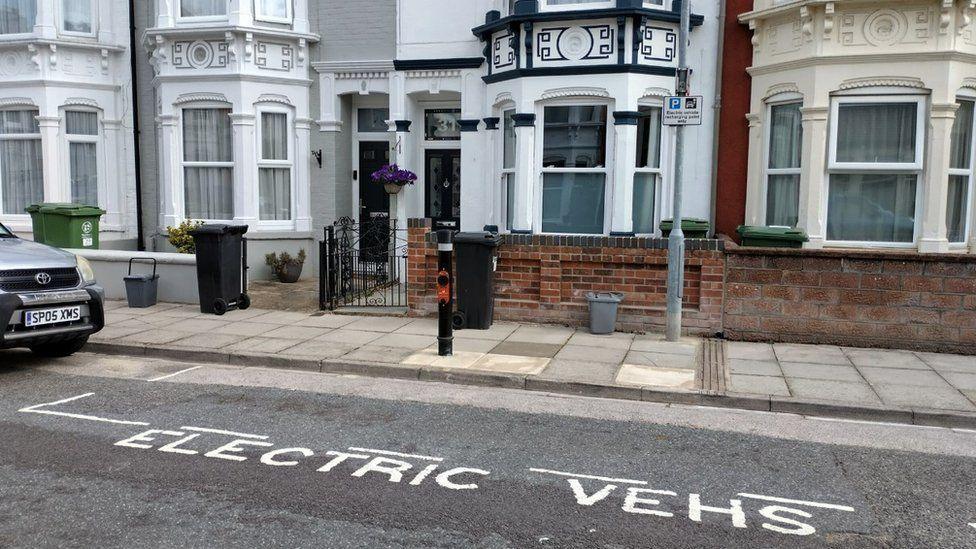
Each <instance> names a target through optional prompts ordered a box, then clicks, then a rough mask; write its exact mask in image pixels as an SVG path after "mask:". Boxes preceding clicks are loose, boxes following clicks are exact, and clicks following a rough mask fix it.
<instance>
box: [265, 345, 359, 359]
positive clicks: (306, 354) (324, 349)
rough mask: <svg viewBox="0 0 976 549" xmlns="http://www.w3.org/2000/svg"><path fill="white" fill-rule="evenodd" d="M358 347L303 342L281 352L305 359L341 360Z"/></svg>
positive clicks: (284, 354)
mask: <svg viewBox="0 0 976 549" xmlns="http://www.w3.org/2000/svg"><path fill="white" fill-rule="evenodd" d="M356 347H357V346H356V345H346V344H343V343H336V342H334V341H303V342H301V343H299V344H298V345H295V346H294V347H291V348H289V349H285V350H284V351H281V354H282V355H283V356H297V357H303V358H318V359H327V358H339V357H341V356H343V355H345V354H348V353H350V352H351V351H353V350H354V349H356Z"/></svg>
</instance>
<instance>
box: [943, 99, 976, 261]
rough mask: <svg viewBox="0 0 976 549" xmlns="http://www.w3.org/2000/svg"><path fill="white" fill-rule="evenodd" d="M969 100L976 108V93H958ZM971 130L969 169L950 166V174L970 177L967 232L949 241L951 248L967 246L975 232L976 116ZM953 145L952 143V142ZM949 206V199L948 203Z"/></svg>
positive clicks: (967, 200)
mask: <svg viewBox="0 0 976 549" xmlns="http://www.w3.org/2000/svg"><path fill="white" fill-rule="evenodd" d="M960 101H968V102H970V103H973V107H974V109H976V95H971V94H968V93H959V94H957V95H956V102H960ZM969 131H970V136H971V137H970V141H971V145H972V146H971V147H970V150H969V169H964V168H952V167H950V168H949V174H948V175H949V176H953V175H956V176H964V177H966V178H967V179H968V181H969V183H968V185H967V187H966V198H965V204H966V227H965V232H963V240H962V242H952V241H949V247H950V248H966V247H967V246H968V245H969V240H970V238H971V235H972V234H973V232H972V231H973V223H974V221H973V210H974V208H976V202H974V200H976V197H974V190H976V189H974V179H976V116H974V117H973V127H972V128H970V129H969ZM950 146H951V143H950ZM948 184H949V178H948V176H947V177H946V185H948ZM946 207H947V208H948V200H947V203H946Z"/></svg>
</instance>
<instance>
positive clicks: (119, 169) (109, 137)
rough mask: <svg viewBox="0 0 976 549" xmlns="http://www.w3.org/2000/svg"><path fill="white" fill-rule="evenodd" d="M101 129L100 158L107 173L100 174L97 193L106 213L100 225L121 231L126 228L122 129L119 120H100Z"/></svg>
mask: <svg viewBox="0 0 976 549" xmlns="http://www.w3.org/2000/svg"><path fill="white" fill-rule="evenodd" d="M102 127H103V128H105V143H104V145H103V147H104V151H103V152H102V153H101V156H102V157H103V158H104V159H105V164H104V165H105V170H106V172H107V173H100V174H99V179H100V180H101V181H102V184H101V185H99V187H100V188H99V189H98V192H99V193H100V195H101V196H102V197H104V198H102V200H101V202H102V204H101V205H102V207H103V208H104V209H105V211H106V212H107V213H106V214H105V217H104V218H103V221H102V224H103V225H105V226H120V227H121V228H122V230H123V231H125V230H127V229H128V227H125V226H123V222H124V216H123V215H122V214H123V205H124V204H125V194H126V188H125V184H124V183H123V181H124V175H123V174H125V168H124V167H123V165H122V159H123V158H125V154H124V152H123V151H122V147H121V143H122V140H121V138H120V134H119V131H120V130H121V129H122V121H121V120H102Z"/></svg>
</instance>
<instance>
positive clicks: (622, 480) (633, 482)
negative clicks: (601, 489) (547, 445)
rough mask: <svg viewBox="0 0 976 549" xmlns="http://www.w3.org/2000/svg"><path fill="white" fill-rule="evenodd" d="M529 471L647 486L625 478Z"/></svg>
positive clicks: (540, 470)
mask: <svg viewBox="0 0 976 549" xmlns="http://www.w3.org/2000/svg"><path fill="white" fill-rule="evenodd" d="M529 471H532V472H533V473H543V474H546V475H558V476H561V477H570V478H586V479H591V480H602V481H604V482H619V483H621V484H640V485H646V484H647V482H645V481H643V480H630V479H626V478H609V477H597V476H593V475H579V474H576V473H567V472H565V471H551V470H549V469H533V468H531V467H530V468H529Z"/></svg>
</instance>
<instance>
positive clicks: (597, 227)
mask: <svg viewBox="0 0 976 549" xmlns="http://www.w3.org/2000/svg"><path fill="white" fill-rule="evenodd" d="M606 149H607V107H606V106H605V105H576V106H565V107H564V106H552V107H546V108H545V115H544V135H543V152H542V232H544V233H566V234H604V228H605V216H606V212H605V204H606V180H607V169H606V156H607V150H606Z"/></svg>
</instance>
